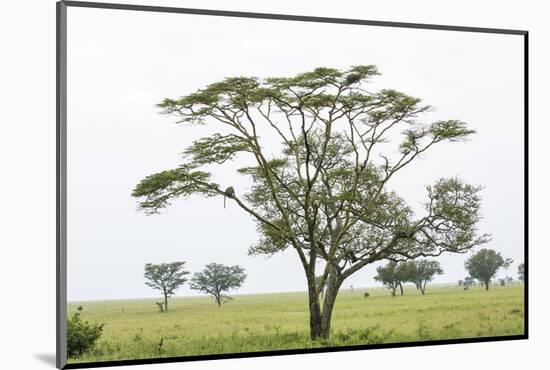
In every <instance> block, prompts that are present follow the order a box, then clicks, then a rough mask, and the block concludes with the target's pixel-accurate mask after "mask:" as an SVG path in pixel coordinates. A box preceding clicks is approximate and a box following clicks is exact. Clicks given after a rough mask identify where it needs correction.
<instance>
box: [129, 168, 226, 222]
mask: <svg viewBox="0 0 550 370" xmlns="http://www.w3.org/2000/svg"><path fill="white" fill-rule="evenodd" d="M209 180H210V174H209V173H207V172H204V171H193V167H192V166H190V165H183V166H181V167H179V168H176V169H173V170H167V171H162V172H159V173H156V174H153V175H149V176H147V177H146V178H144V179H143V180H141V181H140V182H139V184H137V185H136V187H135V188H134V190H133V191H132V196H134V197H141V198H142V199H143V200H142V201H140V202H139V204H138V205H139V208H140V209H142V210H144V211H145V212H147V213H148V214H155V213H158V212H159V210H161V209H162V208H165V207H167V206H169V205H170V200H171V199H174V198H177V197H184V196H186V195H190V194H197V193H198V194H202V195H204V196H213V195H216V193H217V192H216V190H215V189H216V188H217V185H216V184H211V183H208V181H209Z"/></svg>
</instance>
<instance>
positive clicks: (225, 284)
mask: <svg viewBox="0 0 550 370" xmlns="http://www.w3.org/2000/svg"><path fill="white" fill-rule="evenodd" d="M245 279H246V273H245V270H244V268H242V267H241V266H237V265H235V266H224V265H222V264H219V263H211V264H209V265H206V267H205V269H204V270H203V271H202V272H197V273H195V274H193V277H192V278H191V282H190V283H189V287H190V288H191V289H193V290H198V291H200V292H203V293H207V294H210V295H211V296H212V297H214V299H215V300H216V303H217V304H218V307H220V306H221V305H222V303H224V302H225V301H227V300H229V299H232V298H231V297H230V296H228V295H226V294H225V293H226V292H228V291H229V290H231V289H236V288H239V287H241V285H242V284H243V283H244V280H245Z"/></svg>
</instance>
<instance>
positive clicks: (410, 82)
mask: <svg viewBox="0 0 550 370" xmlns="http://www.w3.org/2000/svg"><path fill="white" fill-rule="evenodd" d="M68 19H69V21H68V34H69V38H68V245H67V250H68V298H69V300H86V299H117V298H137V297H151V296H156V295H157V292H155V291H153V290H151V289H150V288H149V287H147V286H146V285H145V284H144V280H143V266H144V265H145V263H148V262H153V263H157V262H170V261H176V260H185V261H187V268H188V270H190V271H192V272H196V271H199V270H201V269H202V268H203V267H204V265H205V264H207V263H210V262H218V263H224V264H239V265H242V266H243V267H245V268H246V270H247V272H248V279H247V281H246V283H245V284H244V286H243V288H242V289H240V290H239V293H254V292H279V291H296V290H304V288H305V279H304V276H303V272H302V270H301V267H300V265H299V263H298V260H297V257H296V256H295V255H294V253H293V251H290V250H289V251H287V252H285V253H283V254H280V255H276V256H274V257H272V258H269V259H267V258H264V257H249V256H248V255H247V249H248V247H249V246H250V245H251V244H252V243H253V242H254V241H255V240H256V239H257V234H256V230H255V226H254V223H253V222H252V220H251V219H250V217H249V216H248V215H247V214H245V213H244V212H242V211H241V210H240V209H238V208H237V207H235V206H234V205H232V204H229V205H228V207H227V209H225V210H224V209H223V200H222V199H221V198H213V199H203V198H200V197H192V198H189V199H186V200H179V201H177V202H175V203H174V204H173V205H172V206H171V207H169V208H168V209H167V210H166V211H165V212H164V213H163V214H162V215H157V216H145V215H144V214H143V213H141V212H137V211H136V200H135V199H134V198H132V197H131V196H130V193H131V191H132V189H133V187H134V186H135V184H136V183H137V182H138V181H139V180H141V179H142V178H143V177H144V176H146V175H149V174H151V173H154V172H157V171H160V170H164V169H170V168H173V167H175V166H177V165H178V163H180V162H179V160H180V155H179V153H181V152H182V151H183V150H184V149H185V147H186V146H187V145H188V144H189V143H191V142H192V141H193V140H195V139H197V138H199V137H202V136H205V135H208V134H209V133H212V132H214V131H215V130H212V127H210V128H209V127H206V128H203V127H201V128H196V127H193V128H191V127H183V126H178V125H176V124H175V123H174V122H175V120H176V119H175V117H172V116H165V115H160V114H159V110H158V109H157V108H155V104H156V103H158V102H160V101H161V100H162V99H163V98H164V97H178V96H182V95H186V94H188V93H191V92H193V91H195V90H196V89H198V88H201V87H203V86H204V85H206V84H208V83H211V82H215V81H218V80H220V79H222V78H224V77H229V76H239V75H247V76H248V75H254V76H258V77H268V76H291V75H294V74H296V73H300V72H304V71H308V70H311V69H314V68H316V67H318V66H327V67H336V68H346V67H349V66H350V65H357V64H375V65H377V66H378V68H379V70H380V71H381V72H382V76H379V77H377V78H376V79H375V80H374V82H373V84H372V85H371V87H370V89H371V90H375V89H379V88H393V89H397V90H400V91H403V92H405V93H408V94H410V95H413V96H418V97H421V98H423V99H424V102H425V103H427V104H430V105H433V106H435V107H436V110H435V111H434V112H432V113H430V114H429V115H428V116H427V117H426V121H428V122H431V121H434V120H437V119H460V120H463V121H466V122H468V123H469V124H470V125H471V127H473V128H474V129H476V130H477V131H478V134H477V135H476V136H475V137H474V138H473V139H472V140H471V141H468V142H466V143H457V144H451V145H443V146H439V147H437V148H434V150H432V151H431V152H429V153H427V154H425V155H424V157H423V158H422V159H421V160H420V161H418V162H416V163H415V164H414V165H412V166H411V167H409V168H408V169H406V170H405V171H403V172H402V173H401V174H399V176H397V177H396V178H395V180H394V181H393V183H392V184H391V186H392V188H394V189H395V190H397V191H398V192H399V193H400V194H401V195H402V196H403V197H405V199H407V200H408V201H409V203H410V204H411V205H412V206H413V207H415V208H416V209H419V205H420V203H421V202H423V201H424V199H425V198H424V197H425V191H424V186H425V185H426V184H431V183H433V182H434V181H435V180H437V179H439V178H440V177H448V176H455V175H457V176H459V177H461V178H463V179H465V180H466V181H468V182H470V183H474V184H480V185H483V186H484V187H485V189H484V191H483V208H482V213H483V215H484V219H483V221H482V222H481V223H480V229H481V230H482V231H483V232H489V233H492V234H493V241H492V242H491V243H490V244H488V245H487V247H489V248H493V249H496V250H498V251H500V252H501V253H502V254H503V256H505V257H510V258H513V259H514V261H515V262H514V264H513V265H512V267H511V268H510V269H509V270H508V271H504V272H501V273H500V274H499V275H500V276H505V275H511V276H513V277H514V278H515V277H516V276H517V274H516V271H517V264H518V263H520V262H522V261H523V237H524V230H523V208H524V202H523V191H524V189H523V170H524V169H523V160H524V158H523V147H522V145H523V132H522V127H523V38H522V37H521V36H513V35H493V34H479V33H466V32H449V31H433V30H414V29H398V28H387V27H371V26H357V25H355V26H352V25H336V24H320V23H301V22H300V23H299V22H289V21H271V20H258V19H242V18H221V17H209V16H196V15H182V14H161V13H145V12H128V11H118V10H100V9H84V8H72V7H70V8H69V9H68ZM264 138H265V140H267V141H268V143H267V145H272V144H273V143H277V142H278V139H277V138H275V137H274V136H273V137H269V136H268V137H264ZM270 140H271V141H270ZM235 168H238V164H235ZM214 178H215V180H216V181H217V182H218V183H220V184H221V185H222V187H223V186H228V185H233V186H234V187H235V188H236V189H237V191H239V189H245V188H246V187H247V186H248V182H247V179H246V178H244V177H242V176H239V175H236V174H234V171H232V170H231V169H223V170H219V171H217V172H216V173H215V174H214ZM467 257H468V255H445V256H442V257H440V258H439V259H438V260H439V261H440V262H441V264H442V267H443V269H444V270H445V272H446V274H445V275H444V276H442V277H439V278H438V279H437V280H436V281H437V282H446V281H450V282H453V283H454V282H455V281H456V280H458V279H461V278H463V277H464V276H465V275H466V272H465V271H464V260H465V259H466V258H467ZM375 268H376V265H372V266H368V267H367V268H365V269H363V270H362V271H361V272H359V273H357V274H355V275H353V276H352V277H351V278H350V279H349V280H348V282H347V283H345V284H344V287H347V286H349V285H350V284H353V285H354V286H356V287H359V286H371V285H375V283H374V281H373V279H372V277H373V276H374V274H375ZM190 294H195V293H194V292H193V291H191V290H189V288H188V287H187V286H185V287H183V288H181V289H180V290H179V291H178V295H190Z"/></svg>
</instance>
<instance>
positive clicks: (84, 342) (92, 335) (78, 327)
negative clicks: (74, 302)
mask: <svg viewBox="0 0 550 370" xmlns="http://www.w3.org/2000/svg"><path fill="white" fill-rule="evenodd" d="M82 311H83V308H82V306H78V307H77V308H76V310H75V312H73V314H72V316H71V317H70V318H69V319H68V320H67V356H68V357H78V356H81V355H82V354H84V353H85V352H87V351H89V350H91V349H92V348H93V347H94V346H95V344H96V342H97V340H98V339H99V337H101V333H102V332H103V326H104V324H94V323H90V322H88V321H84V320H82V318H81V317H80V315H81V314H82Z"/></svg>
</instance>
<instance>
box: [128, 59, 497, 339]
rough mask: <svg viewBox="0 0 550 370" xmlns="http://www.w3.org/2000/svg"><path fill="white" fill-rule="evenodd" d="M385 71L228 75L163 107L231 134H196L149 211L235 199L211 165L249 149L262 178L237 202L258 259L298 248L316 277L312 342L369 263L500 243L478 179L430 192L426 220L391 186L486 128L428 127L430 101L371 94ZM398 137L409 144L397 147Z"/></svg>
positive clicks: (445, 183) (157, 178) (156, 190)
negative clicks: (273, 152) (269, 139)
mask: <svg viewBox="0 0 550 370" xmlns="http://www.w3.org/2000/svg"><path fill="white" fill-rule="evenodd" d="M377 74H378V72H377V69H376V67H375V66H372V65H367V66H354V67H351V68H349V69H347V70H338V69H333V68H317V69H315V70H314V71H311V72H306V73H301V74H298V75H297V76H295V77H277V78H267V79H259V78H255V77H236V78H226V79H225V80H223V81H221V82H217V83H213V84H211V85H208V86H206V87H205V88H204V89H201V90H198V91H196V92H194V93H192V94H189V95H187V96H183V97H181V98H178V99H165V100H164V101H163V102H162V103H160V104H159V107H160V108H162V109H163V110H164V112H165V113H168V114H173V115H175V116H177V117H178V118H179V120H178V122H179V123H181V124H189V125H193V124H198V125H205V124H211V125H217V126H219V128H220V133H218V134H215V135H212V136H209V137H205V138H202V139H199V140H197V141H195V142H194V143H193V144H192V145H190V146H189V147H188V148H187V149H186V150H185V154H186V156H185V162H184V163H182V164H181V166H179V167H178V168H175V169H171V170H167V171H164V172H160V173H157V174H153V175H150V176H147V177H146V178H144V179H143V180H142V181H141V182H140V183H139V184H138V185H137V186H136V188H135V189H134V191H133V195H134V196H135V197H139V198H140V202H139V206H140V207H141V208H142V209H143V210H145V211H146V212H149V213H155V212H158V211H159V210H161V209H162V208H164V207H166V206H168V205H169V204H170V202H171V200H173V199H174V198H177V197H186V196H189V195H192V194H200V195H203V196H207V197H211V196H221V197H223V196H225V195H226V193H225V191H224V189H226V187H227V186H228V185H233V184H230V183H228V184H223V186H221V185H218V184H215V183H213V182H212V181H211V178H210V177H211V175H210V172H208V168H211V167H212V166H216V165H220V166H230V165H231V164H230V161H231V160H232V159H234V158H236V157H237V156H248V157H249V158H250V159H251V160H252V161H253V163H255V164H254V165H253V166H251V167H247V168H241V169H239V170H238V172H240V173H241V174H244V175H248V176H250V178H251V180H252V184H253V185H252V188H251V190H250V191H249V192H248V193H243V192H242V190H241V189H235V192H234V193H233V194H232V196H231V197H228V198H229V199H228V201H234V202H235V203H236V204H237V205H238V206H239V207H240V208H241V209H242V210H243V211H245V212H247V213H249V214H250V215H251V217H252V218H253V220H254V221H255V222H256V223H257V227H258V231H259V233H260V238H259V241H258V242H257V244H255V245H253V246H252V247H251V248H250V253H251V254H266V255H272V254H274V253H277V252H280V251H283V250H286V249H287V248H291V249H292V250H294V251H295V253H296V255H297V257H298V260H299V263H300V264H301V266H302V267H303V270H304V273H305V276H306V279H307V289H308V295H309V311H310V330H311V338H312V339H318V338H327V337H328V336H329V334H330V323H331V316H332V311H333V307H334V303H335V300H336V296H337V294H338V290H339V288H340V286H341V285H342V283H343V281H344V280H345V279H346V278H348V277H349V276H350V275H352V274H353V273H355V272H357V271H358V270H360V269H361V268H363V267H365V266H367V265H368V264H370V263H373V262H375V261H378V260H382V259H390V260H396V261H399V260H407V259H412V258H416V257H419V256H437V255H440V254H441V253H442V252H445V251H448V252H456V253H461V252H465V251H467V250H469V249H471V248H472V247H474V246H476V245H479V244H483V243H485V242H486V241H487V240H488V236H487V235H478V234H477V229H476V224H477V222H478V220H479V219H480V215H479V208H480V198H479V195H478V193H479V190H480V188H479V187H477V186H472V185H468V184H466V183H464V182H463V181H461V180H460V179H457V178H449V179H441V180H439V181H438V182H437V183H436V184H435V185H433V186H429V187H427V198H428V199H427V201H426V203H425V214H424V215H419V216H415V215H414V214H413V211H412V210H411V208H409V207H408V206H407V205H406V204H405V201H404V200H403V199H402V198H400V197H399V196H398V195H397V194H396V193H394V192H392V191H389V190H387V184H388V183H389V181H390V180H391V178H392V177H393V176H394V175H395V174H396V173H397V172H399V171H400V170H401V169H403V168H405V167H406V166H408V165H409V164H410V163H411V162H413V161H414V160H415V159H417V158H419V156H420V155H421V154H424V153H426V152H427V151H428V149H429V148H431V147H432V146H434V145H436V144H439V143H442V142H457V141H462V140H465V139H466V138H468V137H469V136H470V135H471V134H473V133H474V131H473V130H471V129H469V128H468V127H467V125H466V124H465V123H464V122H461V121H458V120H448V121H437V122H433V123H430V124H422V123H419V122H417V118H418V117H419V116H420V115H421V114H422V113H424V112H426V111H427V110H428V109H429V106H426V105H421V104H420V103H421V101H420V99H418V98H414V97H411V96H408V95H406V94H403V93H400V92H397V91H395V90H381V91H379V92H370V91H368V90H366V89H365V84H366V83H367V82H368V81H369V79H370V78H371V77H373V76H375V75H377ZM260 130H261V131H262V132H264V137H265V130H271V132H272V134H273V135H275V136H276V137H277V138H278V140H280V141H281V147H280V152H279V154H278V155H277V156H268V155H267V153H266V149H265V145H264V142H263V141H262V139H261V138H260V135H259V131H260ZM221 132H224V133H223V134H222V133H221ZM399 135H400V136H399ZM390 137H392V138H395V137H400V139H397V142H396V145H395V148H394V149H389V150H388V146H389V145H390V143H391V141H389V138H390ZM383 143H384V145H381V144H383ZM205 166H207V167H208V168H205ZM239 190H241V193H239ZM317 272H318V273H317ZM317 275H319V276H322V279H323V280H325V281H326V284H325V283H322V282H321V283H320V282H319V281H316V276H317ZM323 286H326V291H325V298H324V300H323V303H322V307H321V302H320V299H319V294H320V288H321V287H323Z"/></svg>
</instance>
